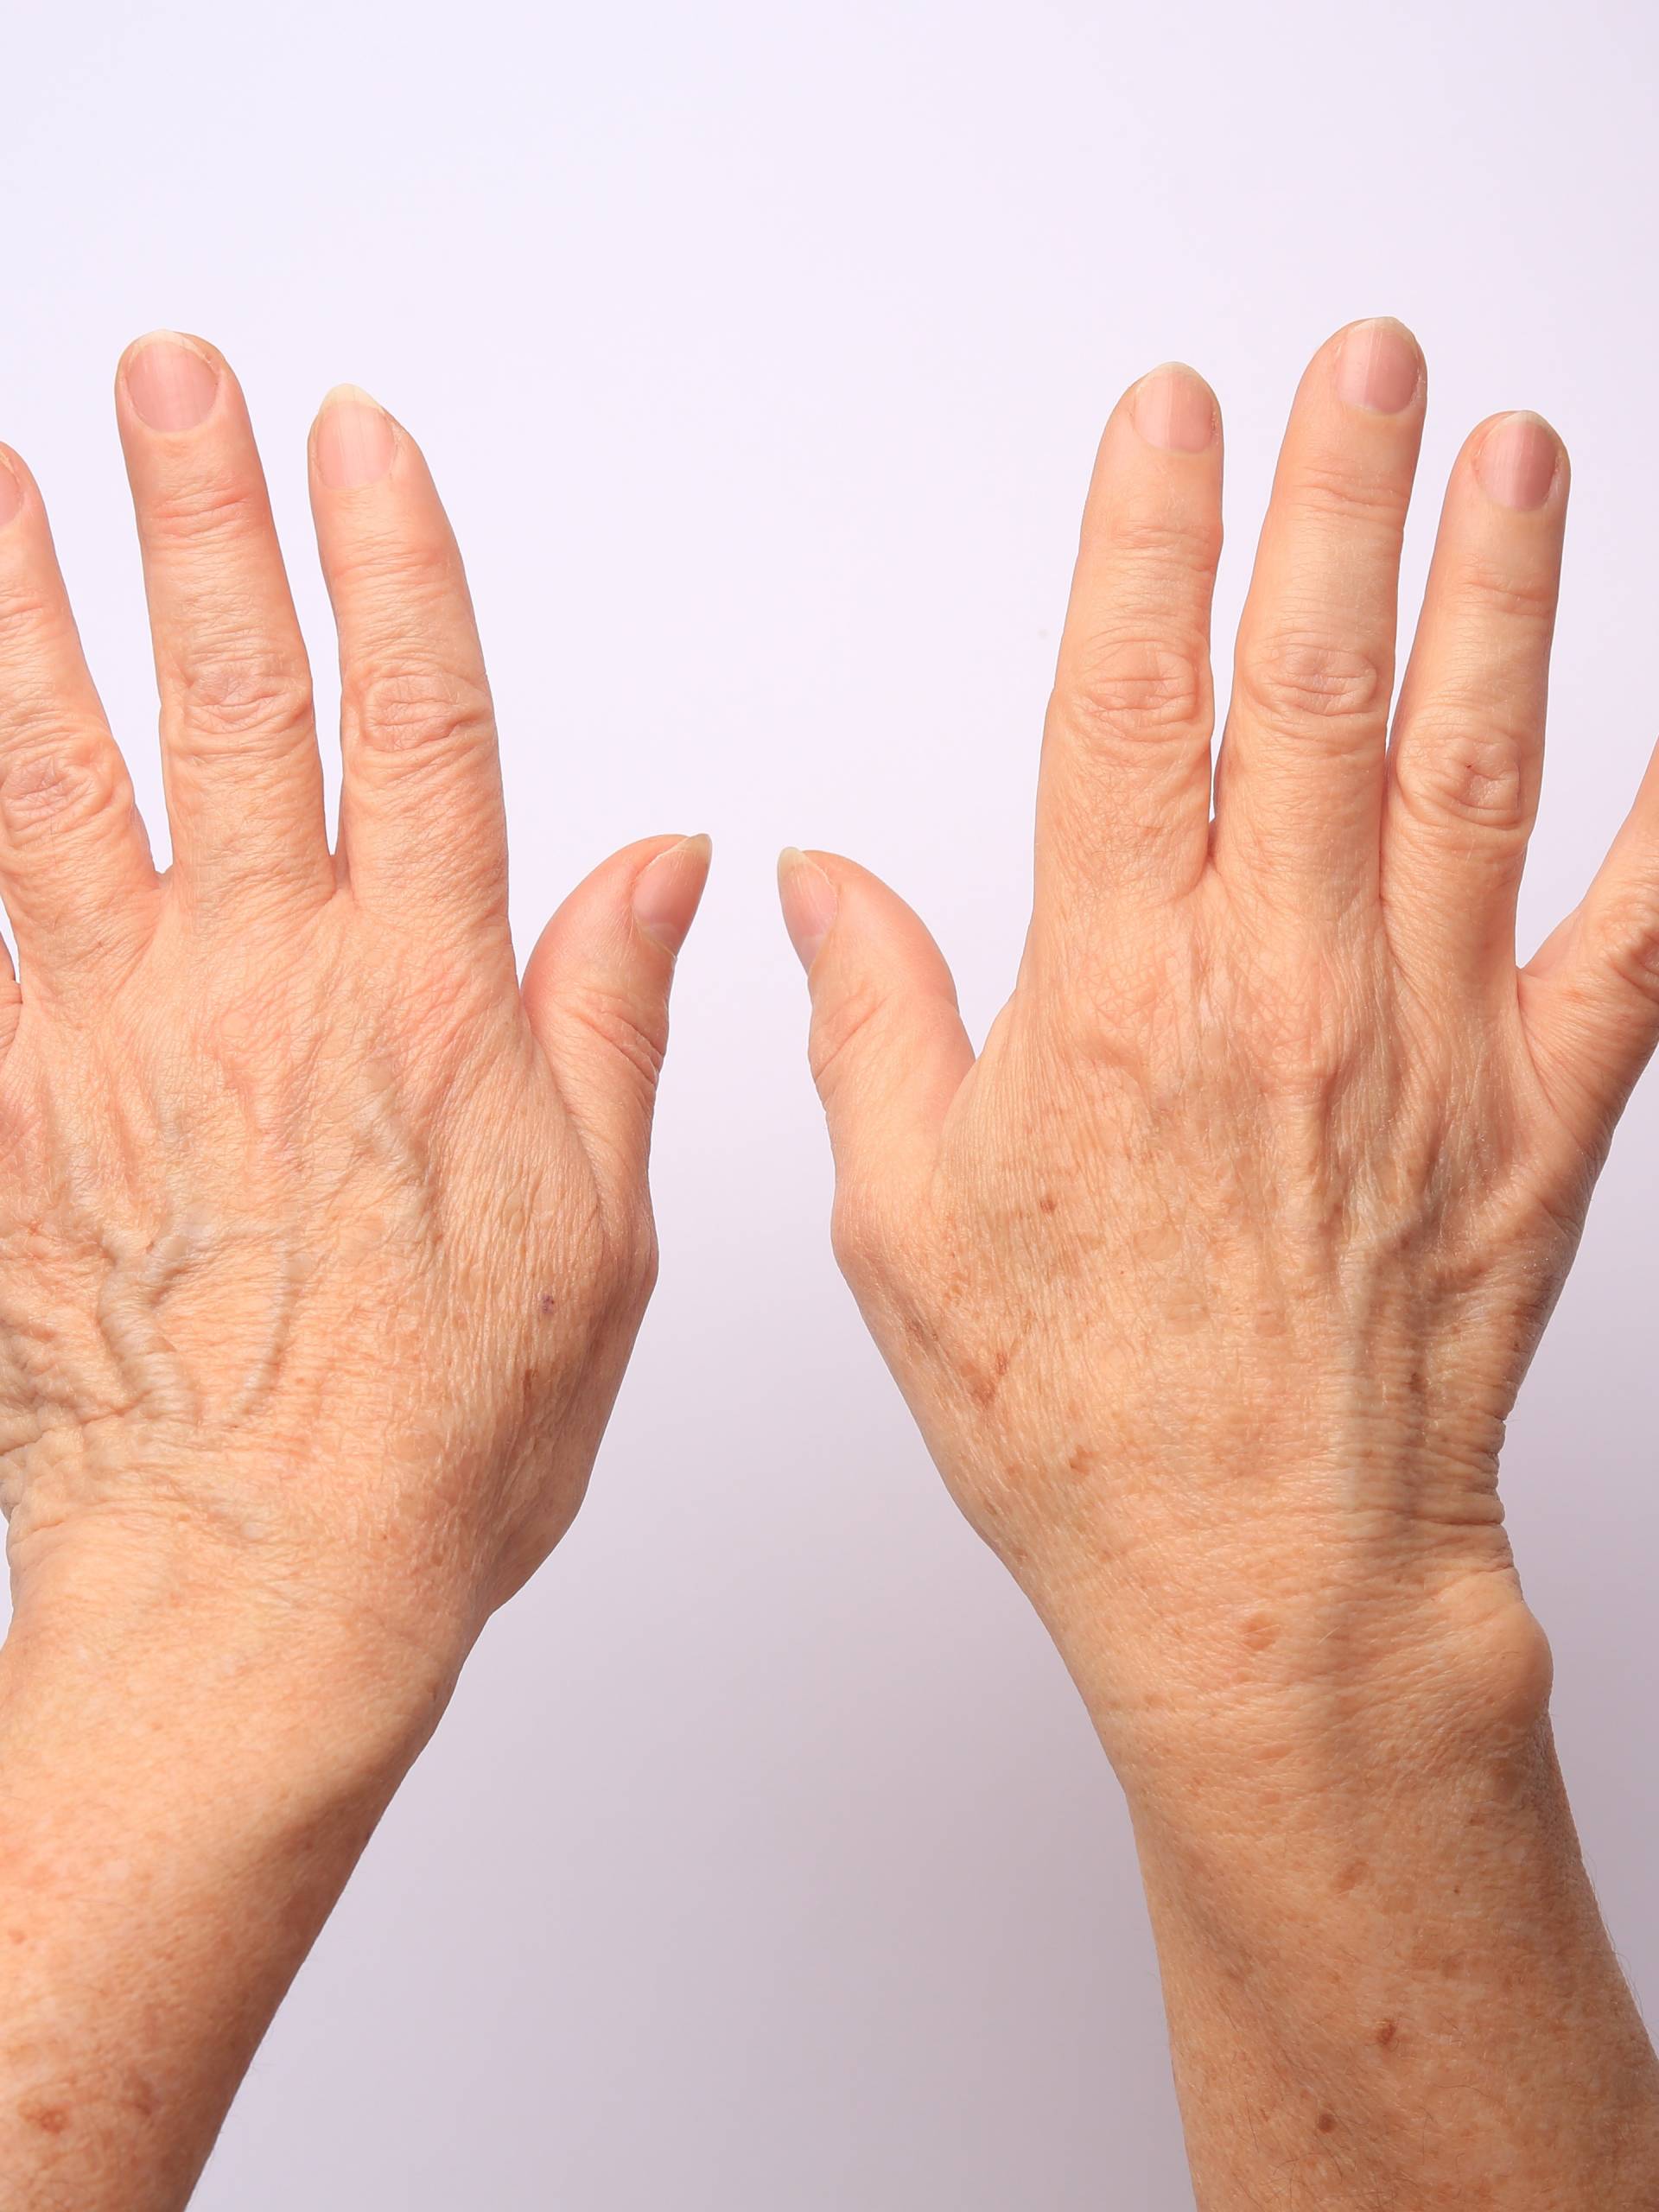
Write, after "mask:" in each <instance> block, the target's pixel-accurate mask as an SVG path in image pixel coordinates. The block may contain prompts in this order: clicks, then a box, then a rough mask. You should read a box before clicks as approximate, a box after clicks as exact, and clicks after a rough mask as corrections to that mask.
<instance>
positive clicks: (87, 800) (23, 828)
mask: <svg viewBox="0 0 1659 2212" xmlns="http://www.w3.org/2000/svg"><path fill="white" fill-rule="evenodd" d="M132 807H133V793H132V785H131V783H130V779H129V778H128V776H127V773H126V771H125V769H124V767H123V766H122V765H121V760H120V756H119V755H118V753H116V751H115V748H114V747H113V746H111V745H110V744H109V743H108V741H106V740H105V739H104V738H103V737H102V736H101V735H99V734H95V733H92V732H86V731H75V730H69V729H59V730H55V731H52V730H48V729H41V730H37V731H35V733H33V734H32V735H31V736H30V737H29V740H28V741H25V742H22V743H14V744H13V746H12V747H11V748H10V750H9V751H8V753H6V755H5V756H4V758H3V760H0V833H3V836H4V837H5V839H6V842H8V843H9V844H10V845H11V846H12V847H13V848H14V849H18V850H22V849H28V848H29V847H32V846H35V845H38V844H40V843H41V842H42V841H48V840H49V841H51V842H53V843H54V844H56V843H57V842H59V841H60V840H64V839H69V838H76V839H79V838H81V837H85V836H95V835H96V834H97V832H98V829H99V826H100V825H105V824H107V825H109V826H110V827H111V829H114V828H118V827H121V826H123V825H124V824H125V823H127V822H128V821H129V820H130V817H131V813H132Z"/></svg>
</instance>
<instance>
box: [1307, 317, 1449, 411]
mask: <svg viewBox="0 0 1659 2212" xmlns="http://www.w3.org/2000/svg"><path fill="white" fill-rule="evenodd" d="M1327 356H1328V359H1329V360H1330V363H1331V368H1332V375H1333V378H1334V380H1335V385H1336V390H1337V395H1338V397H1339V398H1340V399H1341V400H1342V401H1343V402H1344V404H1345V405H1347V406H1349V407H1357V408H1358V409H1360V410H1362V411H1363V412H1364V413H1366V414H1368V415H1403V414H1404V413H1405V412H1406V411H1407V410H1408V408H1410V407H1411V405H1412V404H1413V403H1414V401H1419V400H1421V397H1423V392H1424V387H1425V385H1426V384H1427V362H1426V360H1425V359H1424V356H1423V349H1422V347H1421V346H1420V345H1419V344H1418V342H1417V335H1416V333H1415V332H1414V331H1413V330H1411V329H1409V328H1408V326H1407V325H1406V324H1405V323H1403V322H1402V321H1400V320H1399V318H1398V317H1397V316H1396V315H1370V316H1367V317H1365V318H1363V320H1362V321H1358V322H1351V323H1348V324H1346V325H1344V327H1343V328H1342V329H1341V330H1339V331H1338V332H1337V334H1335V336H1334V337H1333V338H1332V340H1331V341H1330V344H1329V347H1328V348H1327Z"/></svg>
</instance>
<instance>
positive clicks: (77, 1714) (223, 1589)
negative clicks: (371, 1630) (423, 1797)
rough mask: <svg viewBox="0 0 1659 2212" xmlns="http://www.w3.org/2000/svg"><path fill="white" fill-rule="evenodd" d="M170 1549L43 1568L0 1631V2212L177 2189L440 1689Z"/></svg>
mask: <svg viewBox="0 0 1659 2212" xmlns="http://www.w3.org/2000/svg"><path fill="white" fill-rule="evenodd" d="M64 1564H65V1566H66V1567H70V1566H71V1565H72V1564H73V1563H71V1562H67V1561H66V1562H65V1563H64ZM177 1565H178V1563H177V1561H176V1560H169V1561H168V1562H167V1563H166V1564H165V1567H163V1565H162V1563H161V1562H155V1561H151V1560H148V1559H147V1560H143V1561H142V1562H140V1561H137V1560H124V1561H122V1562H121V1563H120V1564H119V1565H118V1566H117V1565H116V1564H115V1563H112V1562H105V1563H104V1564H103V1567H102V1569H101V1571H91V1572H89V1573H87V1575H86V1577H85V1578H84V1579H82V1578H78V1577H76V1576H75V1575H74V1574H73V1573H65V1574H63V1575H61V1576H58V1577H55V1578H54V1580H55V1581H56V1582H57V1584H58V1586H57V1587H56V1588H55V1589H54V1591H53V1592H51V1593H50V1595H51V1596H52V1597H53V1598H54V1599H56V1600H58V1602H55V1603H53V1604H49V1605H48V1604H44V1603H41V1602H39V1601H40V1600H41V1599H43V1598H44V1597H45V1596H46V1595H47V1594H48V1593H46V1592H40V1591H36V1592H31V1593H30V1597H29V1601H28V1602H27V1603H26V1604H24V1605H23V1606H22V1610H20V1612H19V1614H18V1616H17V1618H16V1620H15V1622H14V1624H13V1628H12V1632H11V1635H10V1637H9V1639H8V1641H7V1643H6V1645H5V1647H4V1649H3V1652H0V1864H3V1866H4V1868H5V1904H4V1911H3V1936H4V1940H3V1941H0V2176H3V2177H4V2189H3V2196H4V2202H5V2204H6V2206H7V2208H8V2212H48V2208H49V2212H70V2208H73V2212H172V2209H173V2208H176V2207H178V2206H181V2205H182V2204H183V2203H184V2202H186V2200H187V2199H188V2196H189V2194H190V2191H191V2189H192V2187H193V2185H194V2182H195V2179H196V2177H197V2176H198V2174H199V2173H200V2169H201V2166H202V2164H203V2162H204V2160H205V2159H206V2158H207V2153H208V2152H209V2150H210V2149H211V2147H212V2145H213V2139H214V2137H215V2135H216V2133H217V2132H218V2129H219V2125H220V2122H221V2121H222V2120H223V2118H224V2115H225V2112H226V2107H228V2105H229V2103H230V2101H231V2098H232V2095H233V2094H234V2093H235V2090H236V2088H237V2085H238V2082H239V2081H240V2079H241V2076H242V2075H243V2073H244V2071H245V2068H246V2066H247V2064H248V2062H249V2060H250V2059H251V2056H252V2055H253V2052H254V2050H255V2049H256V2048H257V2044H258V2042H259V2039H260V2037H262V2035H263V2034H264V2030H265V2028H266V2026H267V2024H268V2023H269V2021H270V2017H271V2015H272V2013H273V2012H274V2011H275V2010H276V2007H277V2004H278V2003H279V2002H280V2000H281V1999H282V1996H283V1993H284V1991H285V1990H286V1988H287V1986H288V1985H289V1980H291V1978H292V1976H293V1974H294V1973H295V1970H296V1967H298V1965H299V1963H300V1961H302V1959H303V1957H304V1955H305V1954H306V1952H307V1951H308V1949H309V1948H310V1946H311V1943H312V1942H313V1941H314V1940H315V1936H316V1934H317V1931H318V1929H320V1928H321V1925H322V1923H323V1921H324V1919H325V1918H326V1917H327V1913H328V1911H329V1910H330V1908H331V1907H332V1905H333V1904H334V1900H335V1898H336V1897H338V1895H339V1893H340V1889H341V1887H342V1886H343V1885H344V1883H345V1881H346V1877H347V1875H348V1874H349V1872H350V1871H351V1869H352V1866H353V1864H354V1863H355V1861H356V1859H357V1857H358V1855H359V1853H360V1851H361V1850H362V1848H363V1846H364V1844H365V1841H366V1840H367V1839H368V1837H369V1835H370V1834H371V1832H372V1829H373V1827H374V1824H375V1822H376V1821H377V1820H378V1817H379V1815H380V1813H381V1811H382V1810H383V1809H384V1808H385V1803H386V1802H387V1800H388V1799H389V1797H390V1796H391V1792H392V1790H393V1789H395V1788H396V1786H397V1782H398V1780H399V1779H400V1778H401V1777H402V1775H403V1773H404V1771H405V1770H406V1768H407V1766H408V1764H409V1763H410V1760H411V1759H412V1758H413V1757H414V1756H415V1753H416V1751H417V1750H418V1748H419V1746H420V1745H421V1743H422V1742H423V1740H424V1738H425V1736H426V1734H427V1732H429V1729H430V1727H431V1726H432V1724H433V1722H434V1720H435V1718H436V1715H437V1713H438V1711H439V1709H440V1708H441V1705H442V1698H443V1695H444V1694H445V1692H446V1690H447V1683H446V1682H445V1681H443V1680H442V1675H441V1673H440V1672H438V1671H437V1670H435V1669H432V1668H430V1667H429V1666H425V1665H423V1664H420V1663H417V1662H416V1661H415V1658H414V1655H413V1654H412V1652H411V1651H410V1649H409V1647H407V1646H406V1645H400V1644H398V1643H396V1642H394V1641H392V1640H391V1639H390V1638H388V1637H385V1635H384V1634H383V1633H381V1632H378V1631H377V1632H376V1633H375V1634H373V1635H367V1634H364V1633H360V1632H359V1630H357V1629H356V1628H355V1626H354V1625H349V1624H346V1622H345V1621H344V1620H343V1619H342V1618H340V1617H339V1616H338V1615H336V1614H333V1613H327V1612H323V1611H318V1610H315V1609H306V1608H303V1607H301V1606H299V1605H296V1604H294V1603H293V1602H291V1601H290V1600H289V1599H277V1598H272V1597H270V1595H268V1594H267V1595H261V1596H257V1597H256V1596H254V1595H252V1594H251V1593H250V1592H247V1591H246V1590H244V1589H241V1588H239V1587H237V1586H233V1585H230V1584H226V1583H221V1584H220V1585H219V1586H218V1587H217V1588H215V1587H214V1586H213V1581H214V1578H213V1575H212V1574H211V1573H203V1574H202V1575H201V1576H200V1578H198V1577H195V1576H194V1575H191V1574H181V1573H179V1572H178V1571H177ZM77 1585H79V1586H77Z"/></svg>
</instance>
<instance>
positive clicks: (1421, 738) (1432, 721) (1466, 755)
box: [1393, 710, 1534, 857]
mask: <svg viewBox="0 0 1659 2212" xmlns="http://www.w3.org/2000/svg"><path fill="white" fill-rule="evenodd" d="M1393 776H1394V785H1395V791H1396V792H1397V793H1398V796H1399V799H1400V803H1401V804H1402V806H1403V807H1404V809H1405V810H1406V813H1407V815H1408V817H1409V818H1410V819H1411V820H1412V821H1413V822H1414V823H1416V825H1417V826H1418V827H1419V828H1421V829H1427V830H1429V831H1432V832H1438V833H1445V832H1447V831H1451V832H1454V833H1462V834H1463V836H1465V839H1466V841H1467V842H1469V843H1471V845H1473V846H1475V847H1477V848H1478V849H1480V850H1483V851H1495V850H1502V851H1504V852H1508V853H1511V854H1514V855H1516V857H1518V855H1519V852H1520V850H1521V849H1523V848H1524V846H1525V843H1526V838H1527V831H1528V828H1529V823H1530V822H1531V818H1532V809H1533V804H1534V792H1533V789H1532V782H1533V779H1532V778H1531V777H1529V774H1528V772H1527V769H1526V764H1525V761H1524V759H1523V755H1522V747H1521V743H1520V741H1519V740H1518V738H1517V737H1516V736H1515V735H1513V734H1510V732H1508V731H1506V730H1504V729H1503V728H1501V727H1500V726H1499V725H1497V723H1495V722H1494V721H1491V719H1490V717H1489V718H1488V719H1486V720H1485V721H1482V720H1480V719H1478V718H1477V717H1476V716H1475V715H1462V714H1459V713H1457V712H1456V711H1455V710H1454V711H1453V712H1452V714H1451V715H1448V716H1446V717H1445V718H1442V716H1441V715H1439V714H1438V713H1437V714H1435V715H1425V716H1421V717H1414V718H1413V721H1412V723H1411V726H1410V728H1409V729H1408V731H1407V732H1406V733H1404V734H1402V738H1401V740H1400V741H1399V743H1398V745H1397V746H1396V747H1395V759H1394V763H1393Z"/></svg>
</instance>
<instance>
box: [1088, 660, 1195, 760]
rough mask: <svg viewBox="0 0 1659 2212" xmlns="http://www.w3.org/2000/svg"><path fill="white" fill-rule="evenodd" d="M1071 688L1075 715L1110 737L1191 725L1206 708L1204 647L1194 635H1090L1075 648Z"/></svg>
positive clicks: (1136, 738)
mask: <svg viewBox="0 0 1659 2212" xmlns="http://www.w3.org/2000/svg"><path fill="white" fill-rule="evenodd" d="M1070 690H1071V700H1070V703H1071V709H1072V711H1073V713H1074V715H1076V716H1077V719H1078V720H1079V721H1081V722H1082V723H1083V724H1084V728H1087V729H1088V730H1089V731H1090V732H1091V733H1092V734H1095V735H1096V736H1097V737H1099V738H1101V739H1102V740H1103V741H1108V742H1111V741H1121V742H1124V743H1128V744H1135V743H1138V742H1140V741H1144V740H1145V739H1147V738H1151V737H1156V736H1157V735H1159V734H1160V732H1162V731H1165V730H1172V729H1173V730H1188V729H1191V728H1192V726H1193V725H1194V724H1195V723H1197V722H1199V721H1202V720H1203V719H1204V718H1205V714H1206V711H1207V700H1208V687H1207V683H1206V680H1205V654H1204V651H1203V648H1202V646H1201V645H1198V643H1197V642H1196V641H1195V640H1188V641H1185V642H1183V643H1180V644H1176V643H1173V642H1171V641H1169V640H1167V639H1160V638H1150V637H1144V636H1142V637H1128V636H1100V637H1095V638H1091V639H1089V640H1088V641H1087V642H1086V643H1085V644H1084V645H1082V646H1081V647H1080V648H1079V650H1078V652H1077V660H1076V664H1075V667H1074V670H1073V671H1072V677H1071V687H1070Z"/></svg>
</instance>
